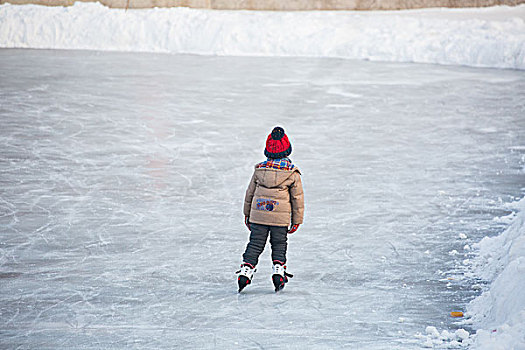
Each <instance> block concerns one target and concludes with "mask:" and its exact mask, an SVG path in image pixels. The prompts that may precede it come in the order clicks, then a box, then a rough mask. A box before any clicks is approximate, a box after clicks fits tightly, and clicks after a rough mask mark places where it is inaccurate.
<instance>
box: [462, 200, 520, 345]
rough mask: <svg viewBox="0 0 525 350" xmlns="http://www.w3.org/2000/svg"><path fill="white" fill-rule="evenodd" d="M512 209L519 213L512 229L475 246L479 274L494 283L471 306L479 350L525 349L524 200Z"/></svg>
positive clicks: (514, 204) (513, 204) (470, 310)
mask: <svg viewBox="0 0 525 350" xmlns="http://www.w3.org/2000/svg"><path fill="white" fill-rule="evenodd" d="M510 208H511V209H513V210H516V211H518V213H517V215H515V217H514V221H513V223H512V224H511V225H510V227H509V228H508V229H507V230H505V231H504V232H503V233H502V234H501V235H499V236H497V237H492V238H488V237H485V238H484V239H483V240H481V242H480V243H478V244H477V245H476V247H477V248H479V251H480V254H479V257H478V258H477V260H476V262H475V263H476V274H477V275H478V277H480V278H482V279H485V280H488V281H493V282H492V284H491V285H490V288H489V289H488V290H487V291H485V292H484V293H483V294H482V295H481V296H479V297H478V298H476V299H474V300H473V301H472V302H471V303H470V304H469V308H468V310H469V314H470V315H471V316H472V320H473V322H474V325H475V326H476V328H479V330H478V331H477V333H476V337H475V348H476V349H487V350H488V349H491V350H494V349H525V198H523V199H522V200H521V201H519V202H516V203H512V205H511V206H510Z"/></svg>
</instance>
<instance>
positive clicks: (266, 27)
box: [0, 2, 525, 130]
mask: <svg viewBox="0 0 525 350" xmlns="http://www.w3.org/2000/svg"><path fill="white" fill-rule="evenodd" d="M0 47H6V48H41V49H42V48H48V49H89V50H117V51H140V52H164V53H191V54H199V55H236V56H303V57H338V58H349V59H366V60H372V61H395V62H421V63H438V64H447V65H467V66H475V67H494V68H512V69H525V5H520V6H516V7H505V6H501V7H492V8H481V9H426V10H407V11H373V12H367V11H359V12H352V11H334V12H330V11H325V12H322V11H311V12H308V11H305V12H301V11H298V12H272V11H266V12H265V11H214V10H199V9H189V8H169V9H166V8H164V9H161V8H154V9H144V10H128V11H125V10H124V9H109V8H106V7H104V6H102V5H101V4H99V3H82V2H77V3H75V4H74V5H73V6H71V7H44V6H37V5H24V6H14V5H10V4H4V5H1V6H0ZM334 107H335V108H345V106H334ZM487 130H490V127H489V128H488V129H487Z"/></svg>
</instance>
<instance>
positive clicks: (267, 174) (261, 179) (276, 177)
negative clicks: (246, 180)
mask: <svg viewBox="0 0 525 350" xmlns="http://www.w3.org/2000/svg"><path fill="white" fill-rule="evenodd" d="M295 172H298V173H299V174H300V173H301V172H300V171H299V169H298V168H297V167H294V168H293V169H292V170H277V169H268V168H258V169H255V178H256V179H257V182H258V183H259V184H260V185H262V186H264V187H267V188H272V187H279V186H280V185H281V184H282V183H283V182H285V181H286V180H287V179H288V178H289V177H290V176H292V175H293V173H295Z"/></svg>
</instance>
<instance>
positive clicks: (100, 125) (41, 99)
mask: <svg viewBox="0 0 525 350" xmlns="http://www.w3.org/2000/svg"><path fill="white" fill-rule="evenodd" d="M524 101H525V73H524V72H520V71H502V70H490V69H472V68H459V67H443V66H431V65H416V64H394V63H373V62H361V61H351V60H338V59H307V58H239V57H237V58H234V57H199V56H177V55H163V54H136V53H135V54H130V53H100V52H84V51H41V50H0V121H1V128H0V147H1V149H2V153H1V158H0V182H1V183H0V230H1V231H0V348H8V349H12V348H32V349H37V348H38V349H73V348H74V349H87V348H90V349H91V348H104V349H107V348H115V349H130V348H131V349H132V348H137V349H139V348H157V349H174V348H219V349H228V348H238V347H243V348H248V349H256V348H277V347H280V348H282V347H285V348H292V349H299V348H301V349H304V348H315V349H333V348H345V347H346V348H353V349H419V348H422V347H424V346H425V344H424V343H423V342H422V341H421V340H420V339H419V338H417V337H415V335H416V334H417V333H424V332H425V329H426V327H427V326H433V327H436V331H439V332H442V334H445V333H444V330H447V331H448V332H450V334H456V331H457V329H459V328H465V329H466V331H468V332H470V333H472V332H471V331H472V330H471V329H469V328H468V325H464V324H456V323H455V322H457V321H456V320H454V319H451V318H450V317H449V312H450V311H454V310H464V309H465V306H466V305H467V303H468V302H469V301H470V300H471V299H472V298H473V297H474V296H476V295H478V294H479V290H475V289H473V288H472V285H473V284H474V283H478V284H479V283H480V282H479V281H472V280H470V279H469V278H468V277H466V276H464V271H465V270H466V266H467V265H465V263H468V262H465V260H467V259H469V258H470V257H471V254H472V252H471V251H469V250H464V248H463V247H464V246H465V245H468V244H472V243H474V242H477V241H479V240H480V239H481V238H482V237H484V236H485V235H495V234H497V233H499V232H501V231H502V230H503V229H504V228H505V227H507V225H508V224H507V223H506V222H500V221H495V220H493V218H494V217H496V216H498V217H501V216H505V215H508V214H510V213H511V212H510V211H509V210H508V209H507V207H506V206H505V203H507V202H512V201H514V200H515V199H516V197H519V196H521V194H522V191H523V175H524V174H523V169H524V164H525V156H524V147H523V146H525V144H524V143H525V117H524V115H525V113H524V112H525V102H524ZM275 125H281V126H283V127H284V128H285V130H286V131H287V132H288V134H289V136H290V139H291V142H292V143H293V145H294V152H293V154H292V159H293V160H294V161H295V163H296V164H297V165H298V166H299V167H300V169H301V170H302V172H303V183H304V188H305V196H306V197H305V198H306V212H305V224H304V225H303V226H302V227H301V228H300V230H299V231H298V232H297V233H295V234H294V235H293V236H291V237H290V241H289V243H290V245H289V254H288V258H289V262H288V268H289V270H290V272H292V273H294V274H295V277H294V278H293V280H292V281H291V282H290V283H289V285H288V286H287V287H286V288H285V290H284V291H283V292H282V293H279V294H275V293H273V288H272V283H271V279H270V274H271V264H270V257H269V254H268V251H265V253H264V254H263V257H262V259H261V263H260V264H259V270H258V272H257V273H256V276H255V278H254V282H253V284H252V285H250V286H249V287H248V288H247V289H246V292H245V293H242V294H237V293H236V277H235V274H234V271H235V270H236V269H237V267H238V264H239V263H240V262H241V261H240V259H241V254H242V252H243V250H244V247H245V244H246V242H247V238H248V232H247V231H246V229H245V227H244V225H243V217H242V200H243V196H244V191H245V187H246V186H247V184H248V182H249V179H250V176H251V173H252V169H253V168H252V167H253V165H254V164H255V163H256V162H258V161H260V160H262V159H263V153H262V151H263V145H264V140H265V137H266V135H267V133H268V132H269V131H270V130H271V128H272V127H273V126H275ZM460 234H463V235H465V237H460ZM453 250H456V251H457V252H458V254H456V255H449V252H450V251H453ZM446 334H448V333H446ZM456 343H457V342H456ZM456 343H454V344H453V345H451V346H457V344H456ZM451 344H452V343H451Z"/></svg>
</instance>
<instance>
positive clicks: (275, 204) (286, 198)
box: [244, 167, 304, 226]
mask: <svg viewBox="0 0 525 350" xmlns="http://www.w3.org/2000/svg"><path fill="white" fill-rule="evenodd" d="M303 214H304V194H303V185H302V183H301V173H300V172H299V169H297V168H296V167H294V168H293V169H291V170H278V169H272V168H256V169H255V171H254V173H253V176H252V179H251V181H250V185H249V186H248V189H247V190H246V196H245V198H244V215H245V216H248V217H249V220H250V222H252V223H256V224H262V225H271V226H289V225H290V220H291V223H292V225H295V224H302V223H303Z"/></svg>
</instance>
